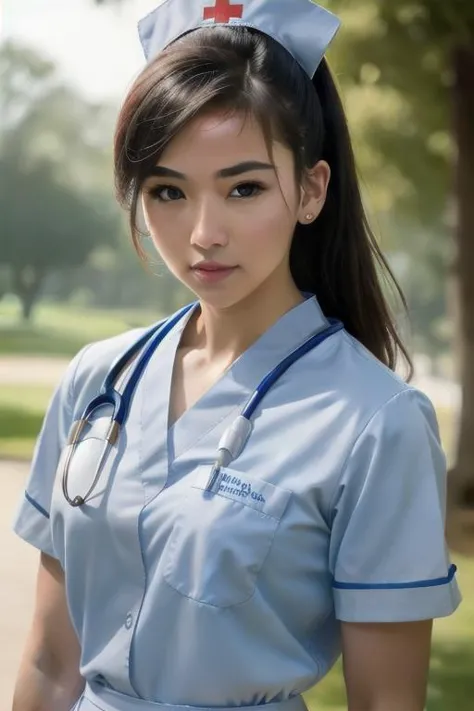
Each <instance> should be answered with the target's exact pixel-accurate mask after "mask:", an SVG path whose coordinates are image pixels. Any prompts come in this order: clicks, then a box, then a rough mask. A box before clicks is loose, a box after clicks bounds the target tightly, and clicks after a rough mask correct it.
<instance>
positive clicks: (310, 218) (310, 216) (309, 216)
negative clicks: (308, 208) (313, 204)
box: [304, 212, 314, 222]
mask: <svg viewBox="0 0 474 711" xmlns="http://www.w3.org/2000/svg"><path fill="white" fill-rule="evenodd" d="M304 218H305V220H308V222H311V220H313V219H314V215H313V213H312V212H308V214H307V215H305V216H304Z"/></svg>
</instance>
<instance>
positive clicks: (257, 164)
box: [150, 160, 275, 180]
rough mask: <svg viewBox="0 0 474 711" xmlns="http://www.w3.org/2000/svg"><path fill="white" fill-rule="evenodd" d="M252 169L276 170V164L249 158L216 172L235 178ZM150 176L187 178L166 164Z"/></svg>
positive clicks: (221, 175)
mask: <svg viewBox="0 0 474 711" xmlns="http://www.w3.org/2000/svg"><path fill="white" fill-rule="evenodd" d="M252 170H275V166H273V165H272V164H271V163H262V162H261V161H258V160H248V161H245V162H243V163H237V164H236V165H231V166H229V167H228V168H222V169H221V170H218V171H217V173H216V174H215V177H216V178H235V177H236V176H238V175H242V174H243V173H249V172H250V171H252ZM150 176H155V177H158V178H175V179H176V180H186V179H187V178H186V175H185V174H184V173H180V172H179V171H177V170H173V169H172V168H166V166H164V165H156V166H155V167H154V168H152V169H151V171H150Z"/></svg>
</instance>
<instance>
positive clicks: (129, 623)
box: [125, 612, 133, 630]
mask: <svg viewBox="0 0 474 711" xmlns="http://www.w3.org/2000/svg"><path fill="white" fill-rule="evenodd" d="M132 625H133V615H132V613H131V612H129V613H128V615H127V617H126V618H125V627H126V628H127V629H128V630H129V629H130V627H131V626H132Z"/></svg>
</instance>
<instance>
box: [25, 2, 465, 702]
mask: <svg viewBox="0 0 474 711" xmlns="http://www.w3.org/2000/svg"><path fill="white" fill-rule="evenodd" d="M289 5H290V4H289V2H286V0H264V1H263V2H262V0H246V1H245V2H243V3H242V4H239V5H237V4H235V3H227V2H218V3H216V5H215V6H214V7H211V5H210V2H209V1H205V2H201V1H199V2H198V0H192V2H190V0H168V2H165V3H164V4H162V5H161V6H160V7H159V8H158V9H157V10H156V11H155V12H154V13H152V14H151V15H150V16H148V17H147V18H146V19H145V20H144V21H143V23H142V24H141V37H142V41H143V44H144V47H145V51H146V54H147V57H148V59H149V63H148V66H147V68H146V69H145V71H144V72H143V73H142V75H141V76H140V77H139V78H138V79H137V81H136V83H135V84H134V86H133V87H132V89H131V91H130V93H129V95H128V97H127V99H126V101H125V104H124V106H123V108H122V111H121V114H120V117H119V121H118V127H117V132H116V144H115V160H116V175H117V186H118V194H119V197H120V199H121V201H122V202H123V203H126V204H127V205H128V206H129V207H130V212H131V226H132V234H133V238H134V241H135V244H136V245H137V247H138V248H139V237H140V234H139V228H138V226H137V224H138V222H139V212H140V211H142V212H143V216H144V219H145V222H146V225H147V228H148V231H149V234H150V235H151V238H152V240H153V242H154V244H155V246H156V249H157V250H158V252H159V254H160V255H161V257H162V258H163V259H164V261H165V262H166V264H167V265H168V267H169V269H170V270H171V271H172V272H173V274H174V275H175V276H176V278H177V279H179V280H180V281H182V282H183V283H184V284H185V285H186V286H188V287H189V288H190V289H191V290H192V291H194V293H195V294H196V296H197V299H198V301H197V303H196V304H195V305H193V306H192V308H191V309H189V310H187V311H185V312H183V313H179V314H178V315H177V317H176V318H174V319H173V320H171V321H167V322H166V323H165V324H164V325H160V327H158V328H155V329H154V330H152V331H151V332H148V331H146V332H144V331H133V332H130V333H126V334H123V335H122V336H119V337H117V338H112V339H109V340H106V341H102V342H99V343H95V344H92V345H90V346H88V347H87V348H85V349H84V350H83V351H82V352H81V353H79V354H78V355H77V356H76V358H75V359H74V360H73V362H72V364H71V366H70V368H69V370H68V372H67V374H66V376H65V378H64V380H63V382H62V383H61V385H60V387H59V389H58V391H57V392H56V394H55V395H54V397H53V400H52V403H51V405H50V408H49V411H48V414H47V416H46V419H45V422H44V426H43V430H42V433H41V436H40V438H39V442H38V446H37V449H36V453H35V459H34V463H33V468H32V472H31V475H30V479H29V482H28V485H27V490H26V496H25V499H24V501H23V502H22V504H21V507H20V511H19V513H18V516H17V519H16V523H15V529H16V531H17V533H18V534H19V535H20V536H22V537H23V538H24V539H26V540H28V541H29V542H30V543H32V544H33V545H35V546H36V547H38V548H39V549H40V550H41V551H42V556H41V565H40V570H39V576H38V592H37V605H36V612H35V618H34V623H33V627H32V632H31V636H30V639H29V643H28V646H27V649H26V651H25V655H24V659H23V663H22V667H21V670H20V674H19V678H18V682H17V690H16V695H15V701H14V711H33V709H34V710H35V711H39V710H40V709H41V711H43V710H44V711H45V710H47V711H67V710H68V709H70V708H71V707H74V708H75V709H80V710H81V711H92V710H93V709H94V711H95V710H96V709H101V710H102V711H135V710H137V711H138V710H141V709H142V710H145V711H151V710H152V709H157V708H161V706H162V705H166V707H167V708H168V707H169V706H183V705H186V706H195V707H200V708H219V709H224V708H229V707H233V706H244V707H245V706H255V705H260V704H265V705H267V706H268V707H269V708H271V709H272V711H274V709H275V710H276V709H277V708H279V709H281V711H288V710H290V711H299V710H300V709H304V703H303V701H302V698H301V693H302V692H304V691H305V690H307V689H308V688H310V687H311V686H312V685H314V684H316V683H317V682H318V681H319V680H320V679H321V678H322V677H323V676H324V675H325V674H326V673H327V672H328V670H329V669H330V668H331V667H332V665H333V664H334V662H335V661H336V659H337V658H338V656H339V655H340V653H341V651H342V655H343V661H344V672H345V681H346V686H347V697H348V707H349V709H350V711H362V710H363V711H382V710H383V711H421V710H422V709H423V708H424V703H425V695H426V679H427V669H428V663H429V652H430V636H431V626H432V620H433V618H435V617H441V616H444V615H449V614H450V613H452V612H453V611H454V610H455V609H456V607H457V605H458V604H459V599H460V597H459V592H458V588H457V586H456V582H455V579H454V573H455V567H454V566H453V565H451V564H450V561H449V558H448V554H447V552H446V546H445V540H444V503H445V502H444V490H445V484H446V480H445V460H444V456H443V454H442V450H441V448H440V445H439V439H438V428H437V423H436V417H435V414H434V412H433V408H432V406H431V404H430V403H429V401H428V400H427V399H426V397H424V396H423V395H421V394H420V393H419V392H418V391H416V390H415V389H414V388H412V387H411V386H409V385H407V384H406V383H404V382H403V381H402V380H401V379H399V378H398V377H397V376H396V375H395V374H394V373H393V368H394V366H395V361H396V356H397V353H400V352H401V353H402V354H404V353H405V351H404V349H403V346H402V344H401V341H400V339H399V337H398V335H397V332H396V327H395V324H394V322H393V320H392V318H391V316H390V314H389V310H388V308H387V306H386V303H385V300H384V297H383V294H382V290H381V288H380V285H379V281H378V278H377V270H378V268H379V267H380V266H383V267H384V266H385V263H384V261H383V258H382V257H381V255H380V253H379V252H378V250H377V247H376V243H375V241H374V240H373V238H372V236H371V233H370V231H369V229H368V226H367V223H366V220H365V217H364V212H363V208H362V203H361V198H360V192H359V188H358V184H357V179H356V171H355V167H354V160H353V154H352V150H351V145H350V139H349V136H348V131H347V128H346V122H345V117H344V113H343V109H342V107H341V103H340V100H339V98H338V94H337V91H336V89H335V86H334V83H333V80H332V78H331V75H330V72H329V70H328V67H327V64H326V62H325V60H324V59H323V55H324V53H325V50H326V48H327V46H328V44H329V43H330V41H331V39H332V37H333V35H334V34H335V32H336V29H337V26H338V23H337V20H336V19H335V18H334V17H333V16H332V15H330V14H329V13H327V12H326V11H324V10H321V8H319V7H317V6H315V5H313V4H312V3H310V2H308V0H298V2H295V1H294V0H292V3H291V10H290V8H289ZM329 319H333V320H331V321H330V320H329ZM338 321H341V322H342V323H343V324H344V326H345V330H341V327H340V325H339V324H338ZM160 329H161V330H160ZM142 337H143V338H142ZM150 338H151V341H150ZM140 339H141V340H140ZM153 339H155V340H153ZM145 341H146V343H145ZM137 342H138V346H139V348H138V353H133V355H134V358H131V357H130V356H131V354H130V353H129V352H127V351H128V350H129V348H130V347H131V346H133V345H134V344H137ZM150 343H152V345H153V348H151V347H150ZM308 344H309V345H308ZM135 350H136V349H135ZM124 353H125V356H124V357H123V358H122V359H121V356H123V354H124ZM295 354H296V355H295ZM290 355H291V357H292V358H293V355H295V358H296V360H295V361H294V362H293V361H292V363H291V364H289V361H288V360H287V358H288V357H289V356H290ZM143 358H144V359H145V360H143ZM120 359H121V361H120V363H119V365H120V366H121V365H126V364H127V365H126V367H125V370H124V374H123V375H122V376H121V377H120V378H119V380H120V383H119V386H118V389H119V390H121V391H122V392H123V393H124V400H125V399H126V400H127V402H128V401H130V409H129V412H128V417H127V418H126V420H125V422H124V425H125V426H124V428H123V431H122V432H121V433H120V436H118V437H117V427H118V425H114V426H113V427H111V428H110V407H108V406H106V405H104V404H103V403H102V406H101V407H100V408H98V409H95V410H94V412H93V413H92V415H91V418H90V421H89V424H87V425H85V424H84V423H82V424H81V425H80V426H79V429H78V427H77V426H75V427H73V423H74V422H77V421H78V420H80V418H81V413H83V412H84V408H86V407H87V405H88V403H90V402H91V400H93V399H94V398H95V397H96V395H97V393H98V392H99V391H100V388H101V385H102V383H103V381H104V378H105V377H106V376H107V374H108V373H110V371H111V368H112V365H113V363H115V362H117V360H120ZM130 361H132V362H131V363H130ZM282 362H283V363H284V366H282V367H281V368H280V370H279V371H277V372H276V375H275V372H274V369H275V368H276V367H277V366H279V364H281V363H282ZM142 366H143V372H142V373H141V377H140V378H138V377H137V378H136V380H137V382H136V383H133V385H134V387H133V389H132V390H130V389H129V390H127V391H126V392H125V389H126V388H127V387H128V385H127V383H130V382H132V381H131V380H130V378H132V375H133V374H136V373H137V372H138V371H137V369H140V368H142ZM119 370H121V368H119ZM269 373H272V377H271V378H270V380H271V381H272V382H271V385H272V387H270V388H269V389H268V391H266V392H264V391H265V388H266V384H268V382H269V381H268V380H266V379H265V378H266V376H267V375H268V374H269ZM262 381H264V382H263V384H262ZM135 386H136V387H135ZM256 389H257V390H258V397H257V396H255V397H253V398H252V393H254V391H255V390H256ZM262 393H263V396H262ZM262 397H263V399H262ZM249 398H252V403H253V405H252V407H254V410H253V412H251V409H252V408H250V409H246V410H245V411H244V416H243V417H242V416H240V413H241V412H242V408H244V407H245V405H246V403H247V402H248V400H249ZM252 403H251V404H252ZM249 413H250V414H249ZM120 417H121V415H120ZM71 428H72V434H71V435H70V437H69V442H70V444H69V445H68V444H67V442H68V432H71ZM109 428H110V429H109ZM229 428H230V430H229ZM107 433H109V434H110V437H109V439H110V444H109V445H107V446H106V451H105V455H106V456H105V457H103V459H102V464H101V465H100V466H99V470H98V473H99V475H100V476H99V477H98V478H97V477H95V473H96V467H97V466H98V462H99V460H101V455H102V452H103V448H104V438H105V437H106V435H107ZM71 442H72V444H71ZM61 451H63V453H62V455H61ZM216 452H217V454H216ZM216 457H217V459H216ZM58 462H59V465H58ZM84 687H85V688H84ZM73 705H74V706H73Z"/></svg>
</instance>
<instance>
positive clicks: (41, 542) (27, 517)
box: [13, 347, 87, 557]
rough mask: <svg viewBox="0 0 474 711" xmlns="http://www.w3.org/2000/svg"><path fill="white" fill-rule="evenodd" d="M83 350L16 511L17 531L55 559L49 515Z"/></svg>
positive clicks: (51, 413) (45, 428) (52, 412)
mask: <svg viewBox="0 0 474 711" xmlns="http://www.w3.org/2000/svg"><path fill="white" fill-rule="evenodd" d="M86 349H87V347H86V348H84V349H82V350H81V351H80V352H79V353H78V354H77V355H76V356H75V358H73V360H72V361H71V363H70V364H69V366H68V368H67V370H66V373H65V375H64V377H63V378H62V380H61V382H60V384H59V386H58V387H57V388H56V390H55V392H54V394H53V396H52V398H51V401H50V403H49V406H48V409H47V411H46V415H45V417H44V420H43V424H42V427H41V432H40V434H39V437H38V439H37V441H36V446H35V451H34V454H33V460H32V464H31V469H30V473H29V476H28V480H27V484H26V489H25V492H24V495H23V496H22V499H21V501H20V504H19V507H18V510H17V512H16V515H15V518H14V522H13V530H14V532H15V533H16V534H17V535H18V536H20V538H23V540H25V541H27V542H28V543H30V544H31V545H33V546H35V548H38V549H39V550H41V551H43V552H44V553H47V554H48V555H50V556H52V557H56V556H55V553H54V548H53V543H52V539H51V531H50V522H49V512H50V507H51V499H52V494H53V487H54V480H55V475H56V470H57V467H58V463H59V459H60V456H61V452H62V449H63V447H64V445H65V443H66V440H67V437H68V434H69V430H70V428H71V425H72V421H73V384H74V378H75V374H76V370H77V368H78V366H79V362H80V360H81V358H82V355H83V353H84V351H85V350H86Z"/></svg>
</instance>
